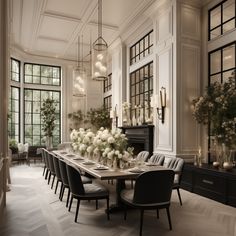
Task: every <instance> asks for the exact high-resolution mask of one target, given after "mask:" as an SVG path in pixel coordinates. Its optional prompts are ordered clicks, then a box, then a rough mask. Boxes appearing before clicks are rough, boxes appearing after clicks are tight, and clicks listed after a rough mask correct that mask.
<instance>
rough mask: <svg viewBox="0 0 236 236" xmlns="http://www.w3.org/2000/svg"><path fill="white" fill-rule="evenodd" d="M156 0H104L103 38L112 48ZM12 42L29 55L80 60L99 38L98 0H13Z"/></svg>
mask: <svg viewBox="0 0 236 236" xmlns="http://www.w3.org/2000/svg"><path fill="white" fill-rule="evenodd" d="M154 1H155V0H103V4H102V12H103V37H104V39H105V40H106V41H107V43H108V45H110V44H111V43H112V42H113V41H114V40H115V39H116V38H117V37H118V36H119V35H120V33H121V32H122V31H123V30H125V28H126V27H127V26H128V25H129V23H130V22H131V21H132V20H134V18H135V17H137V16H140V15H141V14H142V12H143V11H144V10H145V8H147V7H149V6H150V4H152V2H154ZM11 3H12V4H11V43H12V45H13V46H15V47H16V48H19V49H21V50H23V51H25V52H28V53H31V54H35V55H44V56H50V57H58V58H64V59H72V60H76V58H77V45H78V35H83V42H84V43H83V51H84V53H83V54H84V56H86V55H88V53H89V51H90V38H91V41H92V42H93V41H95V40H96V38H97V17H98V14H97V0H11Z"/></svg>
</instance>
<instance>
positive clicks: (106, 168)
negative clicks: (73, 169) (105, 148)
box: [94, 166, 109, 170]
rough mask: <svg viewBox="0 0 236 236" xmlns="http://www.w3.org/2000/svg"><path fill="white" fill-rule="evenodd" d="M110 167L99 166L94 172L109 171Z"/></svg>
mask: <svg viewBox="0 0 236 236" xmlns="http://www.w3.org/2000/svg"><path fill="white" fill-rule="evenodd" d="M108 169H109V167H107V166H97V167H96V168H94V170H108Z"/></svg>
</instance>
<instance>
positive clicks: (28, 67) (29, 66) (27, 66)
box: [25, 64, 33, 75]
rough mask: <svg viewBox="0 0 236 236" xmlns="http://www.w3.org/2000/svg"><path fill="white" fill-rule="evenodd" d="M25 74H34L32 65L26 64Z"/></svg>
mask: <svg viewBox="0 0 236 236" xmlns="http://www.w3.org/2000/svg"><path fill="white" fill-rule="evenodd" d="M25 74H26V75H32V74H33V66H32V65H31V64H25Z"/></svg>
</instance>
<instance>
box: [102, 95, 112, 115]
mask: <svg viewBox="0 0 236 236" xmlns="http://www.w3.org/2000/svg"><path fill="white" fill-rule="evenodd" d="M103 107H104V108H105V109H106V110H108V112H109V111H110V110H111V109H112V95H109V96H106V97H104V98H103Z"/></svg>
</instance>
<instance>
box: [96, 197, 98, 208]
mask: <svg viewBox="0 0 236 236" xmlns="http://www.w3.org/2000/svg"><path fill="white" fill-rule="evenodd" d="M97 209H98V200H97V199H96V210H97Z"/></svg>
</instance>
